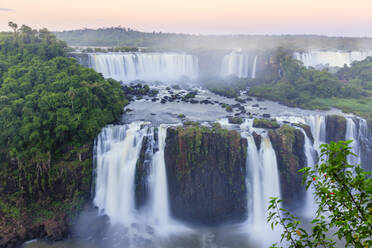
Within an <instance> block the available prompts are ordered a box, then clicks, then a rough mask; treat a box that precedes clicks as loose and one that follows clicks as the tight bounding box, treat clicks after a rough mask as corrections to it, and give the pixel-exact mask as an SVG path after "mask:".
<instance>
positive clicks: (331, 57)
mask: <svg viewBox="0 0 372 248" xmlns="http://www.w3.org/2000/svg"><path fill="white" fill-rule="evenodd" d="M368 56H372V51H351V52H344V51H308V52H302V53H294V57H295V58H296V59H298V60H300V61H302V62H303V63H304V65H305V66H307V67H308V66H312V67H315V66H318V65H323V66H324V65H329V66H338V67H343V66H344V64H346V65H348V66H350V64H351V63H352V62H354V61H362V60H364V59H365V58H367V57H368Z"/></svg>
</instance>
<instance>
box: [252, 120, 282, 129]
mask: <svg viewBox="0 0 372 248" xmlns="http://www.w3.org/2000/svg"><path fill="white" fill-rule="evenodd" d="M253 127H258V128H268V129H276V128H279V127H280V125H279V123H278V122H276V120H275V119H273V120H267V119H254V121H253Z"/></svg>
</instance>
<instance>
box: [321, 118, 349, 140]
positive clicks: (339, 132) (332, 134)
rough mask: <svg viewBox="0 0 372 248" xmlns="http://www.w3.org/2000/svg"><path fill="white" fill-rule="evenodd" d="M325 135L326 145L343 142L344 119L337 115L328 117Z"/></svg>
mask: <svg viewBox="0 0 372 248" xmlns="http://www.w3.org/2000/svg"><path fill="white" fill-rule="evenodd" d="M326 134H327V137H326V141H327V143H329V142H331V141H334V142H337V141H340V140H345V134H346V118H345V117H343V116H339V115H328V116H327V117H326Z"/></svg>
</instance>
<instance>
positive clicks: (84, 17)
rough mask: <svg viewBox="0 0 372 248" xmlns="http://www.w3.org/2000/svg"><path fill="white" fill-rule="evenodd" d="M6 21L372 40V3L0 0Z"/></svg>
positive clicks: (0, 22)
mask: <svg viewBox="0 0 372 248" xmlns="http://www.w3.org/2000/svg"><path fill="white" fill-rule="evenodd" d="M8 21H14V22H16V23H18V24H26V25H28V26H32V27H34V28H41V27H47V28H48V29H50V30H68V29H80V28H99V27H110V26H119V25H121V26H122V27H130V28H133V29H138V30H141V31H151V32H152V31H162V32H177V33H194V34H230V33H233V34H237V33H239V34H326V35H332V36H335V35H337V36H338V35H341V36H368V37H372V0H0V30H2V31H3V30H9V29H8V27H7V25H8Z"/></svg>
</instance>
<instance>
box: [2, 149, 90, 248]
mask: <svg viewBox="0 0 372 248" xmlns="http://www.w3.org/2000/svg"><path fill="white" fill-rule="evenodd" d="M64 150H65V151H64V152H63V153H62V154H63V156H62V157H58V158H51V160H50V161H49V163H46V164H43V165H41V164H31V166H25V162H22V161H15V160H11V159H9V158H5V157H4V158H2V160H1V161H2V162H1V165H0V170H1V171H0V172H1V173H0V182H1V184H0V247H17V246H19V245H20V244H21V243H22V242H24V241H26V240H30V239H34V238H47V239H51V240H60V239H62V238H64V237H65V236H66V234H67V233H68V232H69V227H70V225H71V223H72V221H73V218H72V217H73V216H74V215H75V214H76V213H77V212H78V211H79V210H80V209H81V208H82V207H83V205H84V203H85V202H86V201H87V200H88V199H89V195H90V187H91V178H92V157H93V156H92V154H93V153H92V150H93V149H92V145H91V144H88V145H85V146H82V147H80V148H79V149H73V148H72V147H66V148H65V149H64ZM5 163H6V165H5Z"/></svg>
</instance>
